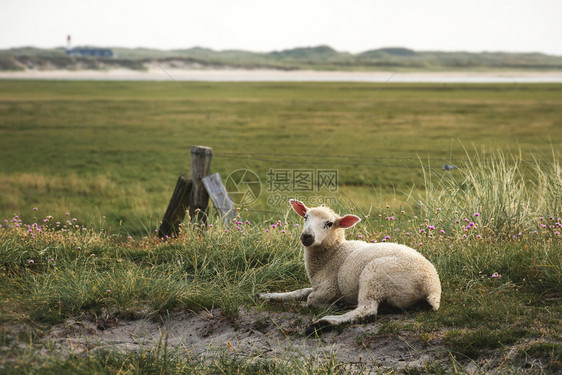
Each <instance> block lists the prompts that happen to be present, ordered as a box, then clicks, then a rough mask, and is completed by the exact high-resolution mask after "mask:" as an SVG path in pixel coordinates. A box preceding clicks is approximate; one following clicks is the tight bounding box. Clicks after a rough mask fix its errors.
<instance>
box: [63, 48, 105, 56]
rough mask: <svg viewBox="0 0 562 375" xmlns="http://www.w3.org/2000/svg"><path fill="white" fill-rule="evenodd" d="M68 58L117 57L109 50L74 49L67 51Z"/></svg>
mask: <svg viewBox="0 0 562 375" xmlns="http://www.w3.org/2000/svg"><path fill="white" fill-rule="evenodd" d="M66 54H67V55H68V56H88V57H90V56H93V57H115V54H114V53H113V51H112V50H110V49H109V48H72V49H67V50H66Z"/></svg>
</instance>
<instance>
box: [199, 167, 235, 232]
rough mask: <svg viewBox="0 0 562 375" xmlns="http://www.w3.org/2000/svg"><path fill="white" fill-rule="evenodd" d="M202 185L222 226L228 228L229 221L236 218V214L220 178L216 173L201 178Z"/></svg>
mask: <svg viewBox="0 0 562 375" xmlns="http://www.w3.org/2000/svg"><path fill="white" fill-rule="evenodd" d="M203 185H205V189H206V190H207V192H208V193H209V195H210V196H211V200H212V201H213V205H214V206H215V209H216V210H217V212H218V213H219V216H220V217H222V219H223V220H224V224H225V225H226V226H227V227H228V226H229V225H230V223H231V221H232V220H233V219H234V218H235V217H236V215H237V212H236V209H235V208H234V203H233V202H232V199H230V197H229V196H228V192H227V191H226V189H225V187H224V185H223V184H222V180H221V177H220V176H219V174H218V173H215V174H212V175H210V176H207V177H203Z"/></svg>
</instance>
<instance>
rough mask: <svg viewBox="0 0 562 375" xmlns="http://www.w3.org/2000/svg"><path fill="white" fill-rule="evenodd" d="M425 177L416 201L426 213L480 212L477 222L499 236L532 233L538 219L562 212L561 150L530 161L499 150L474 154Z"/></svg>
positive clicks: (460, 214) (464, 214)
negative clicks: (456, 166)
mask: <svg viewBox="0 0 562 375" xmlns="http://www.w3.org/2000/svg"><path fill="white" fill-rule="evenodd" d="M467 155H468V153H467ZM424 180H425V186H424V190H423V195H422V196H421V197H420V199H419V201H418V204H419V209H420V210H421V212H422V214H423V215H424V216H425V217H435V214H436V212H439V215H440V217H445V218H447V219H458V218H459V217H463V218H467V217H474V215H475V214H480V213H482V215H479V216H480V217H479V218H478V219H479V222H480V223H481V225H483V226H484V227H486V228H487V229H488V230H490V231H492V232H493V233H494V234H495V235H496V236H506V237H510V236H513V235H518V234H519V233H520V232H521V231H525V230H527V231H529V230H531V231H533V230H535V229H536V227H537V220H538V219H539V218H540V217H543V218H549V217H560V216H561V215H562V173H561V169H560V154H559V153H558V152H557V151H554V150H553V152H552V158H551V159H550V160H548V159H545V158H540V159H538V158H534V162H532V163H525V162H523V161H522V160H521V158H520V155H509V154H508V155H505V154H504V153H503V152H502V151H501V150H497V151H494V152H491V153H486V152H483V151H482V152H474V153H473V156H472V157H471V158H467V163H466V164H465V165H464V166H462V167H461V168H459V169H457V170H454V171H452V172H445V173H441V172H436V171H434V170H426V169H424ZM452 221H454V220H448V222H449V223H450V222H452Z"/></svg>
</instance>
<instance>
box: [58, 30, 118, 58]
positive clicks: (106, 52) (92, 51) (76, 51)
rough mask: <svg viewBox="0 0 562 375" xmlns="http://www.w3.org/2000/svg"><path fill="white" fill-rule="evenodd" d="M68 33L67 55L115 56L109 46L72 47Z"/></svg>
mask: <svg viewBox="0 0 562 375" xmlns="http://www.w3.org/2000/svg"><path fill="white" fill-rule="evenodd" d="M70 42H71V39H70V35H69V36H68V37H67V39H66V54H67V55H68V56H87V57H116V56H115V54H114V53H113V51H112V50H111V49H109V48H89V47H85V48H72V47H71V45H70Z"/></svg>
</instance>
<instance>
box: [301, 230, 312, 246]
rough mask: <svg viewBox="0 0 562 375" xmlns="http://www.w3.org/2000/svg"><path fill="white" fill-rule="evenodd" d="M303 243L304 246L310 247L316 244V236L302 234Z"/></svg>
mask: <svg viewBox="0 0 562 375" xmlns="http://www.w3.org/2000/svg"><path fill="white" fill-rule="evenodd" d="M301 242H302V244H303V245H304V246H310V245H312V244H313V243H314V236H313V235H311V234H308V233H303V234H301Z"/></svg>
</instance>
